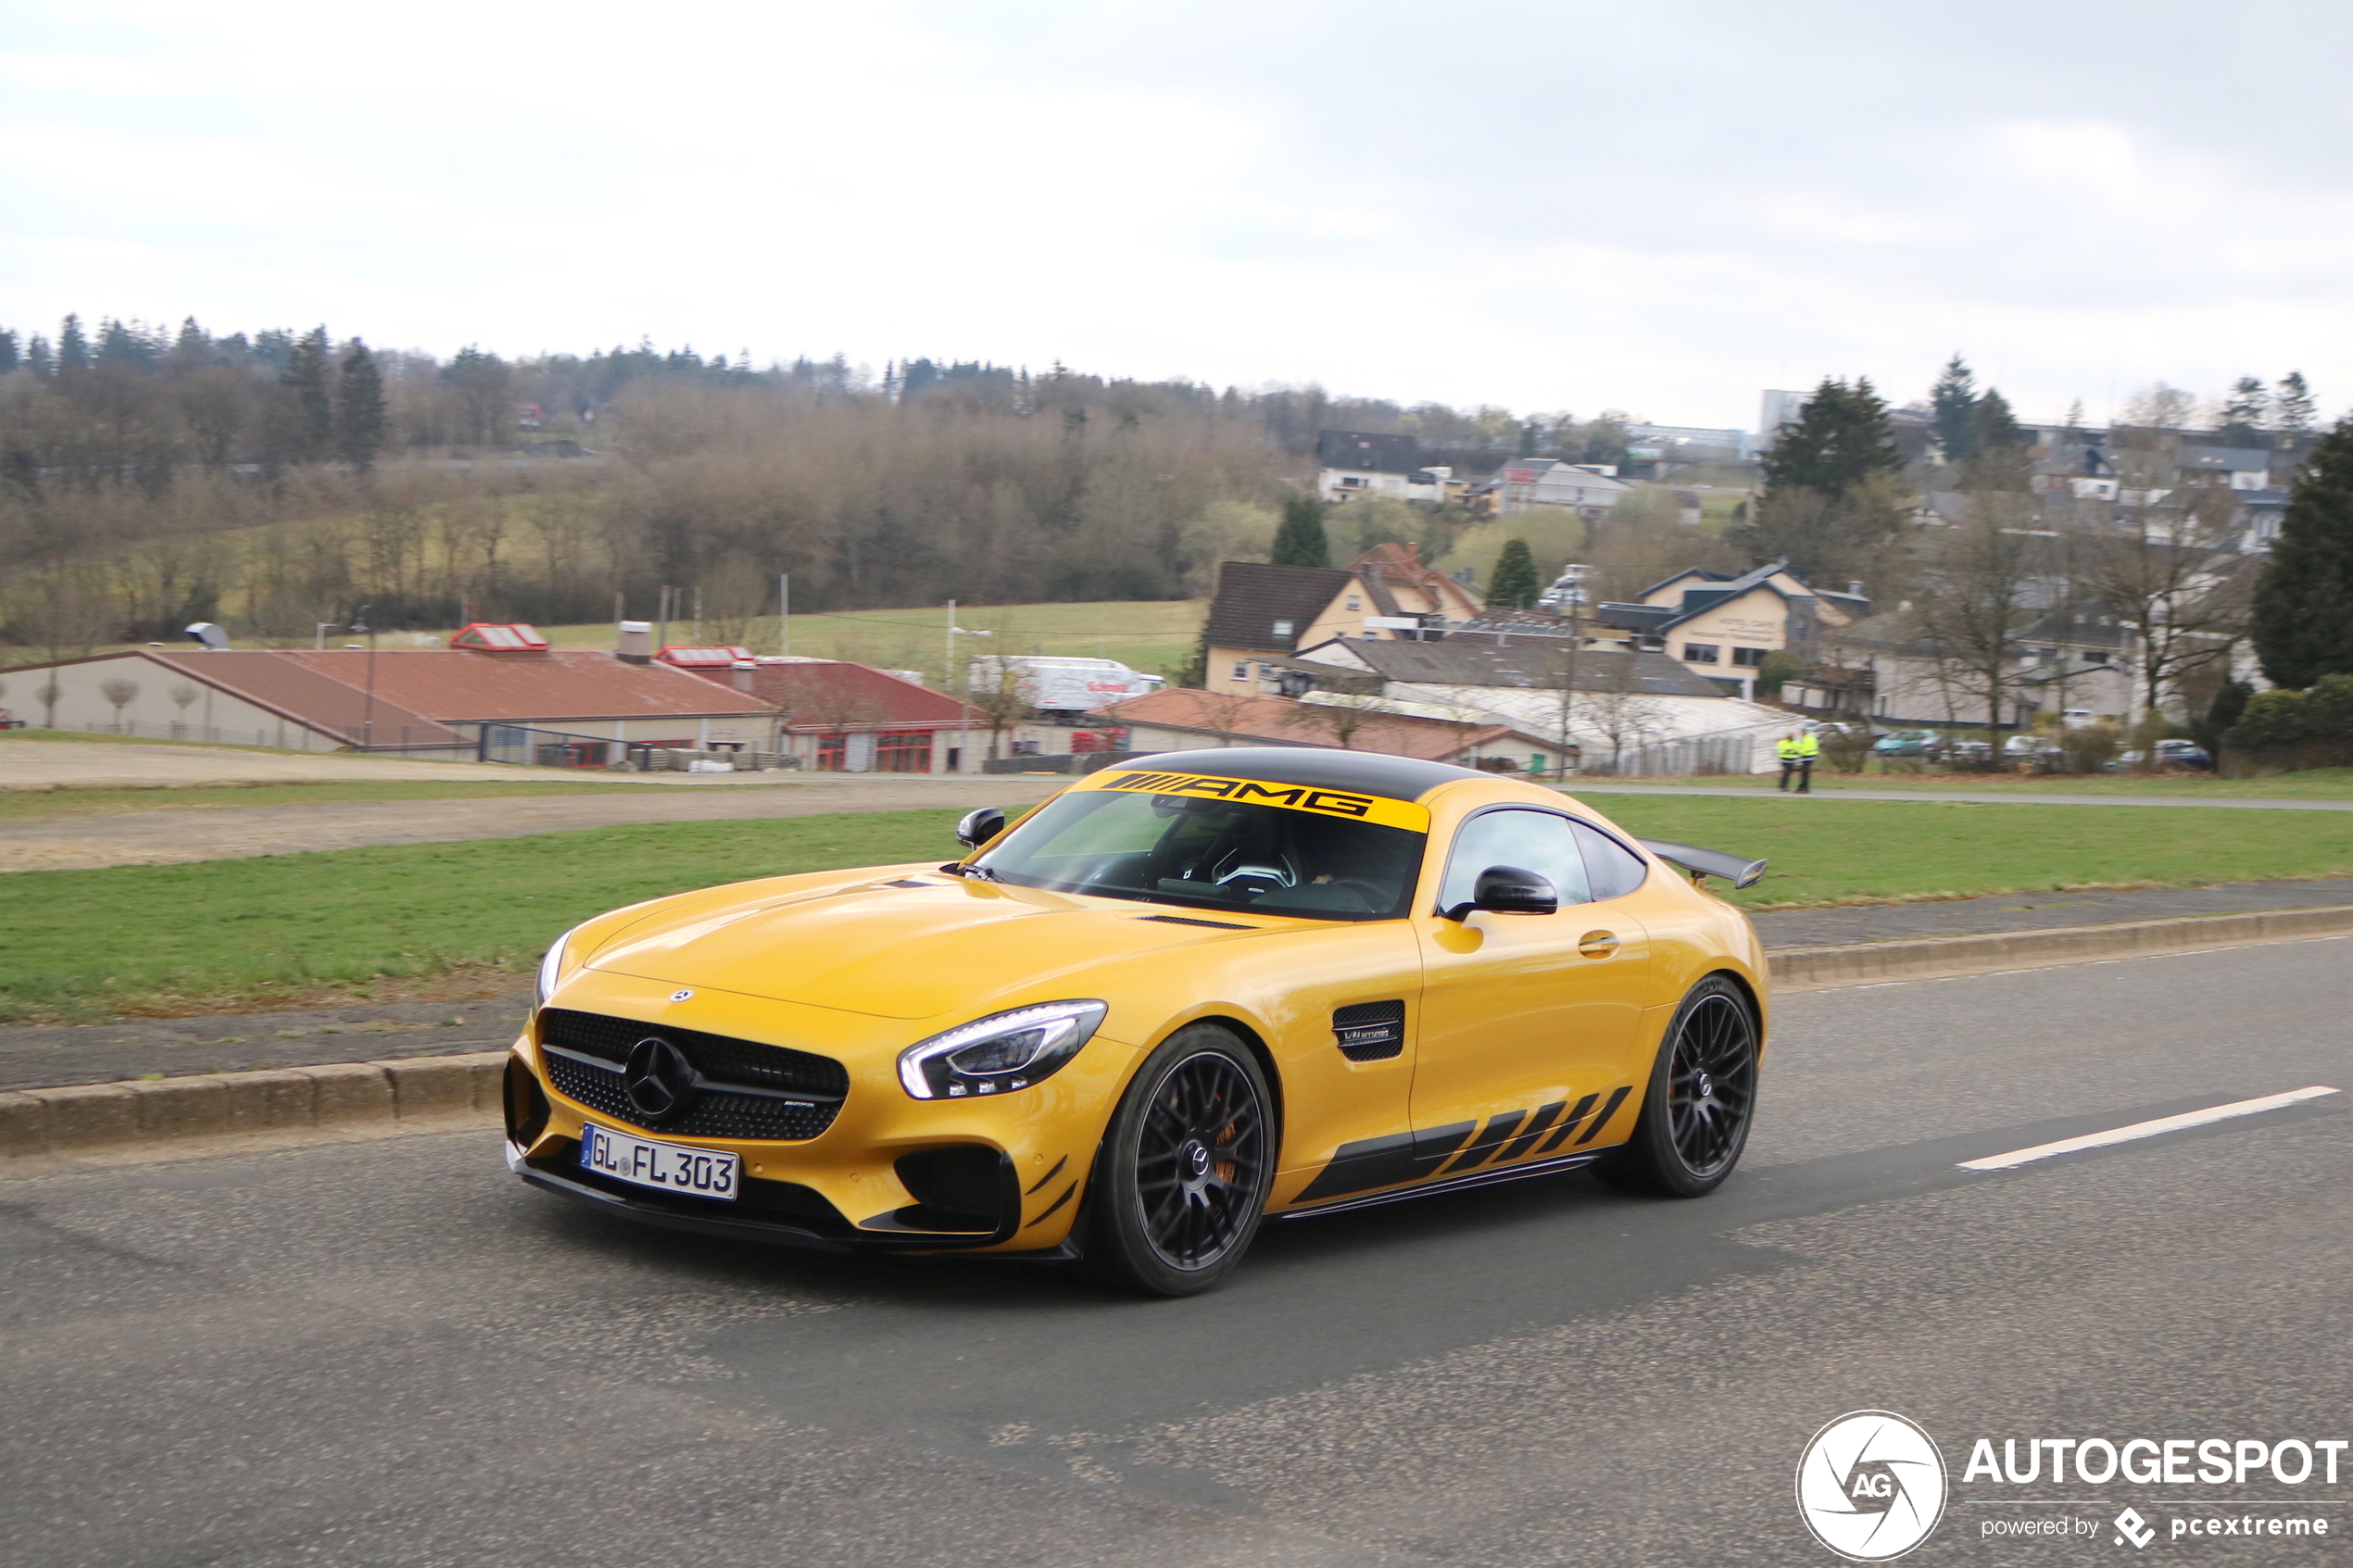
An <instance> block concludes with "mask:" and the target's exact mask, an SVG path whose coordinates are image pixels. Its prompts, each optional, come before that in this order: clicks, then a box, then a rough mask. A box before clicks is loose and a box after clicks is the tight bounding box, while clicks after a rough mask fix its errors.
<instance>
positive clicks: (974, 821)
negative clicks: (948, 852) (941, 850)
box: [956, 806, 1005, 849]
mask: <svg viewBox="0 0 2353 1568" xmlns="http://www.w3.org/2000/svg"><path fill="white" fill-rule="evenodd" d="M1004 831H1005V813H1004V812H1002V811H1000V810H999V809H997V808H996V807H994V806H976V807H975V808H973V809H971V810H969V811H967V812H965V813H964V815H963V820H962V821H960V822H957V824H956V842H957V843H959V844H961V845H963V847H965V848H967V849H977V848H979V847H981V846H982V845H984V844H986V843H988V841H989V840H990V839H992V838H994V837H996V836H997V835H998V834H1000V833H1002V832H1004Z"/></svg>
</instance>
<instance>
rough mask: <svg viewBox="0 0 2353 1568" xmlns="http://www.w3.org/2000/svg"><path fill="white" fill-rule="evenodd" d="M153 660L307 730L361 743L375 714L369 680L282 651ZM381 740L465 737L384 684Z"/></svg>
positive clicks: (379, 694) (380, 686) (451, 742)
mask: <svg viewBox="0 0 2353 1568" xmlns="http://www.w3.org/2000/svg"><path fill="white" fill-rule="evenodd" d="M145 657H146V658H147V659H152V660H153V661H155V662H156V663H157V664H161V665H165V666H167V667H169V668H170V669H172V670H176V671H180V672H182V674H185V675H187V676H189V677H191V678H192V679H195V680H197V681H202V682H204V683H206V684H209V685H212V686H215V687H218V688H219V689H220V690H221V691H224V692H227V693H228V694H229V695H231V696H239V697H243V698H245V700H246V701H247V702H251V703H255V704H257V705H258V706H260V707H262V708H266V709H270V710H271V712H273V713H282V714H283V715H285V717H287V718H288V719H291V720H293V721H295V722H296V723H297V724H300V725H302V726H304V727H305V728H306V729H311V730H317V731H319V732H321V734H331V735H336V736H340V737H343V738H345V739H346V740H349V741H352V742H355V743H356V742H357V741H358V740H359V736H360V734H361V733H362V732H363V731H364V730H365V729H367V728H368V726H369V723H370V713H369V706H368V694H367V688H366V685H365V684H364V682H363V684H360V685H358V686H353V685H348V684H345V683H344V682H342V681H339V680H337V679H335V678H334V677H333V676H332V675H328V674H324V673H321V671H317V670H313V669H310V668H308V667H307V666H305V665H302V664H297V663H296V662H295V661H294V660H292V659H287V658H286V657H285V656H284V655H283V654H279V653H271V652H265V651H261V650H258V649H251V648H247V649H233V648H224V649H221V650H220V651H219V652H216V653H181V652H176V651H174V652H164V653H158V652H157V651H155V650H153V649H147V650H145ZM346 657H348V658H352V659H366V658H367V657H368V656H367V655H366V654H364V653H359V654H351V655H347V656H346ZM397 657H402V656H399V655H394V654H379V655H378V656H377V659H376V662H377V665H378V668H379V671H381V669H382V666H383V665H384V664H385V663H387V662H389V661H390V660H392V659H395V658H397ZM426 657H428V658H441V659H454V660H456V661H457V662H458V663H459V664H474V663H477V662H479V663H481V664H483V665H485V666H486V665H488V664H489V663H490V660H488V659H480V660H477V659H476V657H475V656H474V655H472V654H469V653H457V654H453V653H448V652H446V651H444V650H440V649H436V650H434V653H433V654H429V655H427V656H426ZM373 726H374V730H375V736H376V739H377V740H379V741H381V742H384V743H386V744H389V743H390V742H391V741H393V740H396V739H400V740H406V741H407V742H408V743H409V745H411V746H456V745H458V744H459V740H460V737H459V735H458V734H456V732H454V731H451V730H448V729H445V728H444V727H443V726H441V725H440V724H437V723H435V722H434V721H433V720H431V719H429V718H427V717H425V715H423V714H422V713H420V712H418V711H417V710H416V709H413V708H411V707H409V705H407V704H406V703H403V702H400V701H399V700H397V699H396V698H395V697H394V696H392V695H391V694H390V692H389V691H388V690H387V689H386V688H385V686H384V683H383V682H382V681H379V682H378V683H377V685H376V701H375V709H374V713H373ZM404 732H405V734H404Z"/></svg>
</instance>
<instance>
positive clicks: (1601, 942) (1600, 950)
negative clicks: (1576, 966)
mask: <svg viewBox="0 0 2353 1568" xmlns="http://www.w3.org/2000/svg"><path fill="white" fill-rule="evenodd" d="M1577 950H1578V951H1579V952H1580V953H1582V954H1584V955H1585V957H1587V958H1589V959H1605V958H1607V957H1609V956H1610V955H1611V954H1612V953H1614V952H1616V951H1617V933H1616V932H1614V931H1589V932H1587V933H1586V934H1585V935H1582V936H1580V937H1579V938H1578V939H1577Z"/></svg>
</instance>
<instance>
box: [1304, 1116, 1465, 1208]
mask: <svg viewBox="0 0 2353 1568" xmlns="http://www.w3.org/2000/svg"><path fill="white" fill-rule="evenodd" d="M1477 1131H1478V1123H1476V1122H1457V1123H1453V1125H1452V1126H1447V1127H1432V1128H1429V1129H1428V1130H1426V1131H1423V1132H1418V1133H1391V1134H1390V1135H1388V1136H1387V1137H1378V1138H1366V1139H1365V1140H1364V1141H1363V1142H1361V1143H1344V1144H1342V1145H1340V1148H1339V1149H1338V1150H1337V1151H1335V1152H1334V1153H1333V1155H1332V1160H1331V1163H1330V1164H1328V1165H1327V1166H1325V1167H1324V1168H1323V1169H1322V1170H1321V1171H1318V1172H1316V1173H1315V1180H1314V1181H1312V1182H1309V1183H1308V1184H1307V1185H1306V1187H1305V1189H1304V1190H1302V1192H1301V1193H1300V1195H1299V1196H1298V1197H1297V1198H1293V1199H1291V1201H1292V1202H1294V1203H1305V1202H1309V1201H1312V1200H1313V1199H1315V1198H1338V1197H1340V1195H1342V1194H1343V1193H1351V1192H1370V1191H1371V1190H1372V1189H1373V1188H1375V1187H1386V1186H1395V1185H1398V1184H1399V1183H1400V1182H1417V1181H1419V1180H1421V1179H1422V1178H1423V1177H1424V1176H1427V1175H1428V1174H1429V1173H1431V1172H1433V1171H1435V1170H1437V1169H1438V1168H1439V1167H1440V1166H1441V1165H1443V1164H1445V1163H1446V1158H1447V1156H1449V1155H1451V1154H1453V1152H1454V1151H1455V1150H1456V1149H1458V1148H1462V1147H1463V1142H1464V1140H1465V1139H1466V1138H1468V1137H1469V1136H1470V1135H1471V1134H1473V1133H1474V1132H1477Z"/></svg>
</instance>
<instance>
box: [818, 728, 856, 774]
mask: <svg viewBox="0 0 2353 1568" xmlns="http://www.w3.org/2000/svg"><path fill="white" fill-rule="evenodd" d="M847 767H849V736H848V735H819V736H818V737H817V771H819V772H821V773H838V772H840V771H842V770H843V769H845V768H847Z"/></svg>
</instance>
